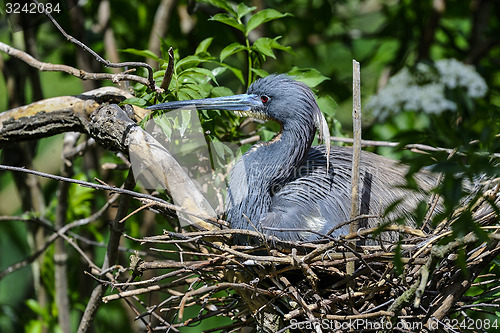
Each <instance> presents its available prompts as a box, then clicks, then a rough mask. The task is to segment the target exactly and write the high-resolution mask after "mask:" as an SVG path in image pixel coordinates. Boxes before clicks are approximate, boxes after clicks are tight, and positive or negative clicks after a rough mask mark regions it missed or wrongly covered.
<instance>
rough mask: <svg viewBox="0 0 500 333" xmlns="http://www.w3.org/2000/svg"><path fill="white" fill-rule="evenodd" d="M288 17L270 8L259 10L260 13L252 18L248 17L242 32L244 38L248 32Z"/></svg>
mask: <svg viewBox="0 0 500 333" xmlns="http://www.w3.org/2000/svg"><path fill="white" fill-rule="evenodd" d="M288 15H289V14H282V13H280V12H279V11H277V10H276V9H271V8H268V9H264V10H261V11H260V12H257V13H255V14H254V15H252V17H250V19H249V20H248V23H247V26H246V31H245V30H242V31H243V32H244V33H245V35H246V36H248V34H249V33H250V31H252V30H253V29H255V28H257V27H258V26H259V25H261V24H263V23H265V22H269V21H272V20H276V19H279V18H282V17H285V16H288Z"/></svg>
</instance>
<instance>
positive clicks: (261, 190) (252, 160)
mask: <svg viewBox="0 0 500 333" xmlns="http://www.w3.org/2000/svg"><path fill="white" fill-rule="evenodd" d="M315 130H316V128H315V126H314V124H312V123H311V124H308V123H302V124H296V125H295V126H293V124H290V125H288V126H287V125H284V126H282V132H281V133H280V134H279V135H278V136H276V137H275V138H274V139H273V140H271V141H269V142H264V143H260V144H257V145H255V146H253V147H252V148H251V149H250V150H249V151H248V152H247V153H245V154H244V155H243V156H242V158H241V159H240V160H239V161H237V162H236V164H235V165H234V167H233V169H232V170H231V176H230V182H229V195H228V200H229V202H228V203H227V204H228V205H227V208H228V210H227V213H228V220H229V221H232V223H233V227H236V228H238V227H240V228H241V227H243V228H246V229H253V228H249V227H247V226H245V224H248V220H250V221H252V223H254V222H256V221H259V220H260V219H261V217H262V214H264V213H266V212H267V211H268V209H269V206H270V204H271V200H272V197H273V195H274V193H276V192H277V191H279V189H280V187H281V186H282V185H284V184H285V183H286V182H287V181H289V180H290V179H291V178H293V177H294V175H296V174H297V172H298V170H299V168H300V166H301V165H302V164H303V163H304V161H305V160H306V158H307V155H308V152H309V149H310V148H311V144H312V141H313V139H314V133H315ZM243 214H244V218H242V216H243Z"/></svg>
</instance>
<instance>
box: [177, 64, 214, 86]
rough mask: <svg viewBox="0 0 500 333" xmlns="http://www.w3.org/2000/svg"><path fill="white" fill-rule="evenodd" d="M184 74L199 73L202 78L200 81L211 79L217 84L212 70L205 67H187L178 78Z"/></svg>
mask: <svg viewBox="0 0 500 333" xmlns="http://www.w3.org/2000/svg"><path fill="white" fill-rule="evenodd" d="M185 75H201V76H202V77H203V78H204V80H202V82H208V81H210V79H211V80H212V81H214V82H215V83H216V84H219V83H218V82H217V79H216V78H215V75H214V74H213V73H212V71H211V70H209V69H206V68H200V67H193V68H188V69H186V70H185V71H183V72H182V73H181V74H180V75H179V78H181V77H183V76H185Z"/></svg>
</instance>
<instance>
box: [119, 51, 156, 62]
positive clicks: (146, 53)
mask: <svg viewBox="0 0 500 333" xmlns="http://www.w3.org/2000/svg"><path fill="white" fill-rule="evenodd" d="M119 51H120V52H125V53H130V54H135V55H138V56H141V57H146V58H150V59H153V60H156V61H158V62H161V59H160V57H158V56H157V55H156V54H154V53H153V52H151V51H149V50H137V49H132V48H128V49H122V50H119Z"/></svg>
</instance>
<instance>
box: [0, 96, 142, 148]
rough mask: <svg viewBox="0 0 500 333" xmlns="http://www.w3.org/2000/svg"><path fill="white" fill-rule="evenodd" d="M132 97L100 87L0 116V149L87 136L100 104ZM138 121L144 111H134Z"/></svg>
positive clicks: (139, 109)
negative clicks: (53, 138)
mask: <svg viewBox="0 0 500 333" xmlns="http://www.w3.org/2000/svg"><path fill="white" fill-rule="evenodd" d="M129 97H132V95H131V94H129V93H127V92H125V91H123V90H120V89H117V88H114V87H103V88H99V89H95V90H91V91H89V92H86V93H83V94H81V95H78V96H61V97H54V98H49V99H45V100H41V101H38V102H35V103H31V104H29V105H25V106H21V107H18V108H15V109H12V110H8V111H5V112H2V113H0V149H1V148H3V147H4V146H5V145H7V144H9V143H12V142H17V141H23V140H28V139H29V140H32V139H38V138H43V137H48V136H51V135H55V134H59V133H63V132H70V131H77V132H87V128H88V118H89V116H90V115H91V114H92V112H94V111H95V110H96V109H97V108H98V107H99V105H101V104H102V103H119V102H121V101H123V100H125V99H126V98H129ZM133 113H134V117H135V118H136V119H137V120H139V119H141V118H142V117H144V116H145V115H146V113H147V111H146V110H143V109H141V108H137V107H134V109H133Z"/></svg>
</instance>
